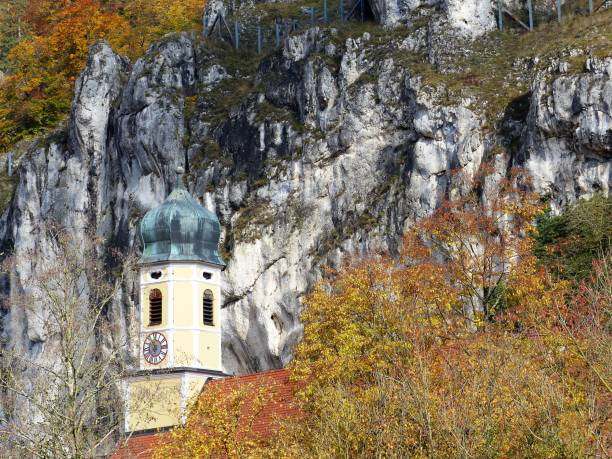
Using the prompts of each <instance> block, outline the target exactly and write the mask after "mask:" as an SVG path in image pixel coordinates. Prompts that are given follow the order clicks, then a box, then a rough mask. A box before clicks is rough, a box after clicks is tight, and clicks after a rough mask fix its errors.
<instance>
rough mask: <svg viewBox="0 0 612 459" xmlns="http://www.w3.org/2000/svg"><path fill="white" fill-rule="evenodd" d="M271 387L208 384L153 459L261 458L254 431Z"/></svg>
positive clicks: (259, 442)
mask: <svg viewBox="0 0 612 459" xmlns="http://www.w3.org/2000/svg"><path fill="white" fill-rule="evenodd" d="M273 392H274V387H271V386H262V385H261V384H257V383H251V384H246V385H240V386H239V385H236V384H232V381H231V380H230V381H229V384H220V383H219V382H212V383H208V384H206V385H205V386H204V390H203V391H202V393H201V395H200V396H199V397H198V399H197V400H195V401H194V403H193V404H192V406H191V407H190V408H189V415H188V418H187V421H186V423H185V424H184V425H181V426H178V427H177V428H175V429H173V430H172V431H171V432H169V433H168V434H166V435H165V437H164V438H163V440H162V441H161V442H160V445H159V446H158V447H157V448H156V449H155V453H154V457H155V458H158V459H162V458H167V457H185V458H186V457H193V458H200V457H201V458H211V459H214V458H219V459H221V458H227V459H246V458H253V459H255V458H260V457H262V454H264V453H263V450H264V449H263V448H264V445H265V443H264V442H263V441H262V439H261V438H259V437H258V436H257V435H256V433H255V432H254V426H255V423H256V422H257V420H258V417H259V416H260V414H261V412H262V410H263V409H264V408H265V407H266V406H267V405H268V404H269V403H270V397H271V395H270V394H271V393H273Z"/></svg>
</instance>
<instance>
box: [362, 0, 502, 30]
mask: <svg viewBox="0 0 612 459" xmlns="http://www.w3.org/2000/svg"><path fill="white" fill-rule="evenodd" d="M370 6H371V8H372V13H373V15H374V17H375V18H376V20H377V21H378V22H380V23H381V24H384V25H386V26H392V27H393V26H398V25H400V24H402V23H406V22H409V21H411V20H412V19H414V18H416V17H418V16H420V15H423V14H429V13H430V12H431V11H434V10H437V11H440V12H442V13H443V15H442V19H441V20H442V22H443V23H444V25H445V27H446V28H447V29H451V30H452V31H454V33H455V35H456V36H459V37H469V38H475V37H478V36H480V35H482V34H484V33H486V32H488V31H489V30H492V29H493V28H495V18H494V16H493V10H492V2H491V0H372V1H371V2H370Z"/></svg>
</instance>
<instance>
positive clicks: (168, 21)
mask: <svg viewBox="0 0 612 459" xmlns="http://www.w3.org/2000/svg"><path fill="white" fill-rule="evenodd" d="M115 3H117V2H114V3H113V2H103V3H102V2H100V1H98V0H60V1H57V0H29V1H28V5H27V8H26V14H25V18H27V20H28V25H29V30H30V31H31V35H30V36H29V37H26V38H24V39H22V40H21V41H20V42H19V43H17V44H16V45H15V46H14V47H13V48H12V49H11V51H10V52H9V55H8V67H9V68H8V72H7V76H6V78H4V80H3V81H2V82H1V83H0V151H2V150H5V149H7V148H8V147H10V146H11V145H13V144H14V143H15V142H16V141H18V140H20V139H21V138H24V137H27V136H29V135H32V134H37V133H39V132H41V131H44V130H46V129H48V128H49V127H53V126H55V125H56V124H57V123H58V122H59V121H60V120H61V119H62V118H63V117H64V116H65V115H66V114H67V112H68V109H69V105H70V98H71V95H72V88H73V84H74V81H75V80H76V78H77V77H78V75H79V73H80V72H81V70H82V69H83V65H84V63H85V59H86V56H87V52H88V49H89V47H90V46H91V45H92V44H93V43H94V42H95V41H97V40H101V39H104V40H107V41H109V42H110V44H111V45H112V46H113V48H114V49H115V51H116V52H119V53H126V54H129V56H130V57H132V58H134V57H138V56H139V55H140V54H142V52H144V50H145V49H146V47H147V46H148V45H149V44H150V43H151V41H153V40H155V39H158V38H160V37H161V36H162V35H164V34H165V33H168V32H173V31H178V30H183V29H190V28H194V27H196V26H197V24H198V23H199V19H200V16H201V13H202V10H203V8H204V4H205V2H203V1H201V0H197V1H196V0H185V1H181V2H176V1H174V0H148V1H146V2H144V1H141V0H124V1H121V2H120V3H121V4H120V5H118V4H115Z"/></svg>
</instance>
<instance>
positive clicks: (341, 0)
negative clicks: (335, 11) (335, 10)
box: [340, 0, 344, 22]
mask: <svg viewBox="0 0 612 459" xmlns="http://www.w3.org/2000/svg"><path fill="white" fill-rule="evenodd" d="M340 21H341V22H342V21H344V0H340Z"/></svg>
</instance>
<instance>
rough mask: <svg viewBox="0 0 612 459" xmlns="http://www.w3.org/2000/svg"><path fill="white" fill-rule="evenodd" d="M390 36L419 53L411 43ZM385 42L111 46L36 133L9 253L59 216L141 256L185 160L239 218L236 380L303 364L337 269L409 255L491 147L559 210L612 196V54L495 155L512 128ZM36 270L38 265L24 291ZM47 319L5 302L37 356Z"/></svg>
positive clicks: (561, 88) (234, 262)
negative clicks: (152, 219) (305, 315)
mask: <svg viewBox="0 0 612 459" xmlns="http://www.w3.org/2000/svg"><path fill="white" fill-rule="evenodd" d="M409 3H410V2H409ZM412 3H416V2H412ZM412 3H411V4H412ZM420 3H422V2H419V4H420ZM458 3H461V2H458ZM451 4H452V2H448V5H449V6H448V8H450V5H451ZM483 11H484V10H483ZM485 16H486V15H485ZM487 27H488V26H487ZM391 45H392V46H395V48H394V49H396V50H401V49H403V48H402V46H403V45H402V41H401V40H399V41H398V42H397V43H395V44H391ZM391 45H389V46H391ZM376 46H378V45H377V44H375V43H372V40H371V38H370V36H369V34H367V33H366V34H363V35H362V36H360V37H353V38H349V39H348V40H346V41H345V42H339V41H338V39H337V34H336V33H335V32H334V31H333V30H319V29H317V28H314V29H310V30H308V31H305V32H304V33H302V34H299V35H296V36H293V37H291V38H290V39H288V40H287V41H286V43H285V44H284V46H283V47H282V49H281V50H279V51H278V52H276V53H275V54H273V55H271V56H269V57H267V58H265V59H263V60H262V62H261V63H260V64H259V67H258V69H257V71H256V72H255V74H254V75H252V76H250V77H249V76H248V75H247V76H245V75H246V73H244V72H242V73H240V72H232V71H230V70H229V69H228V68H226V67H227V66H226V65H225V64H224V61H223V56H216V55H214V54H213V53H211V52H210V51H209V50H208V49H207V48H206V45H205V44H204V45H203V44H202V43H201V42H200V40H199V39H195V38H194V37H192V36H189V35H187V34H178V35H174V36H169V37H166V38H165V39H164V40H163V41H162V42H160V43H157V44H155V45H154V46H152V47H151V49H150V50H149V51H148V52H147V54H146V56H144V57H143V58H142V59H140V60H139V61H137V62H136V63H134V64H133V65H132V66H130V64H128V63H127V62H126V61H124V60H123V59H122V58H120V57H119V56H117V55H116V54H114V53H113V52H112V50H111V49H110V48H109V47H108V46H107V45H106V44H104V43H100V44H98V45H96V46H95V47H94V48H93V49H92V51H91V54H90V57H89V60H88V64H87V67H86V69H85V71H84V72H83V74H82V75H81V78H80V79H79V82H78V84H77V87H76V94H75V98H74V101H73V108H72V113H71V117H70V120H69V123H68V126H67V128H66V129H64V130H59V131H58V132H57V133H56V134H55V135H54V136H52V137H50V138H48V139H46V140H45V141H42V140H41V141H39V142H35V143H34V144H33V145H32V146H31V147H30V150H29V152H28V155H27V160H22V161H21V167H20V169H19V184H18V186H17V189H16V191H15V194H14V197H13V200H12V202H11V205H10V206H9V208H8V209H7V210H6V211H5V212H4V214H3V216H2V220H1V222H0V223H1V224H0V230H1V231H0V234H3V235H4V236H3V244H4V247H6V249H7V251H8V250H10V251H12V252H13V253H15V254H16V255H17V258H18V259H19V258H20V257H21V258H22V259H23V260H26V259H27V257H25V254H26V253H27V252H28V251H31V250H35V251H38V252H39V253H41V254H44V253H45V250H46V247H48V246H49V244H50V241H47V240H45V239H44V238H43V236H42V234H43V232H42V231H41V228H42V227H43V225H46V224H47V223H48V222H52V221H53V222H59V223H60V224H62V225H63V226H64V227H66V228H67V229H68V230H69V231H71V232H73V234H75V235H76V236H77V237H80V238H82V239H83V243H87V241H86V240H85V238H86V236H85V234H86V232H85V230H86V229H89V230H93V231H95V232H96V233H97V234H98V235H99V236H101V237H103V238H104V239H105V240H107V241H108V246H101V247H99V252H100V254H101V256H104V254H105V253H106V252H107V251H108V250H109V248H110V247H111V246H112V247H119V248H121V250H122V251H124V252H130V251H131V252H138V250H139V249H138V241H137V239H136V236H135V229H136V225H137V223H138V221H139V219H140V217H141V216H142V215H143V214H144V212H146V211H147V210H148V209H150V208H151V207H153V206H155V205H157V204H159V203H160V202H161V201H162V200H163V199H164V198H165V196H166V195H167V193H168V192H169V190H170V183H172V182H173V181H174V180H175V173H174V170H175V168H176V166H178V165H183V164H186V165H187V167H188V170H189V188H190V190H191V192H192V193H193V195H194V196H196V197H197V198H199V199H201V202H202V203H203V204H204V205H205V206H207V207H208V208H210V209H211V210H213V211H215V212H216V213H217V215H218V216H219V218H220V220H221V223H222V226H223V234H222V239H223V249H224V251H225V253H226V256H227V262H228V268H227V271H226V273H225V274H226V276H225V286H224V291H225V304H224V305H223V312H222V314H223V317H222V319H223V323H224V329H223V333H224V335H223V341H224V365H225V368H226V370H227V371H229V372H237V373H238V372H246V371H257V370H263V369H266V368H271V367H279V366H282V365H284V364H286V363H287V362H288V361H289V360H290V358H291V350H292V347H293V345H294V344H295V342H296V341H297V340H298V339H299V337H300V334H301V326H300V322H299V312H300V309H301V307H302V303H301V300H302V298H303V296H304V294H305V293H307V292H308V290H309V289H310V288H311V286H312V285H313V283H314V282H315V281H316V280H317V279H318V277H319V276H320V273H321V267H322V266H324V265H326V264H327V265H332V266H333V265H337V264H338V263H340V262H341V261H342V259H343V258H344V257H345V256H346V255H348V254H357V255H359V254H366V253H372V252H377V251H385V252H387V251H388V252H390V253H392V254H394V253H397V249H398V245H399V244H400V242H401V237H402V234H403V233H404V232H405V230H406V229H407V228H409V227H410V226H411V225H412V224H413V223H414V222H415V221H416V220H417V219H419V218H421V217H422V216H424V215H427V214H428V213H430V212H431V211H432V210H434V209H435V208H436V207H437V206H438V205H439V204H440V202H441V201H442V200H443V199H444V198H446V197H448V196H462V195H465V194H467V193H472V192H474V191H475V190H474V186H473V178H474V176H475V174H476V173H477V172H478V170H479V167H480V165H481V164H482V162H483V161H484V158H487V157H493V162H494V164H495V168H496V173H497V175H498V176H503V175H504V174H505V173H506V170H507V169H508V167H509V166H511V165H518V166H523V165H524V166H525V167H526V168H527V169H528V170H529V171H531V172H532V174H533V175H534V183H535V187H536V189H537V190H538V191H541V192H550V193H552V198H553V201H554V202H555V203H556V204H557V205H562V204H563V203H565V202H569V201H573V200H575V199H577V198H578V197H580V196H584V195H589V194H591V193H593V192H594V191H597V190H603V191H608V189H609V183H610V160H611V151H610V145H611V142H610V135H611V134H610V123H611V121H610V100H611V96H610V91H611V89H610V88H611V84H612V83H611V76H610V71H609V61H605V62H604V61H596V60H593V61H591V64H590V66H589V68H588V71H587V72H585V73H582V74H578V75H572V76H569V75H563V76H560V77H556V78H555V79H554V80H552V81H550V75H542V76H541V78H539V79H537V80H536V81H535V82H534V85H533V91H532V94H531V95H530V96H529V95H527V96H525V97H526V100H527V104H528V109H527V112H526V116H525V117H524V119H520V120H517V121H514V125H513V129H512V136H513V138H512V139H510V140H508V141H513V142H514V141H517V142H519V143H521V145H522V147H521V148H520V149H519V150H517V152H516V153H515V154H514V155H505V154H497V155H495V153H496V151H494V150H493V149H492V148H491V145H493V144H495V143H496V138H495V137H496V136H497V135H499V134H497V133H495V132H491V131H489V130H487V129H486V128H485V123H484V120H483V119H482V116H481V115H480V114H478V113H477V112H475V111H473V110H470V109H468V108H466V107H465V106H463V105H462V104H452V103H440V98H439V97H437V95H436V93H435V90H434V89H431V88H430V87H428V86H424V85H423V84H422V82H421V78H420V77H419V76H418V75H417V74H414V73H413V72H412V71H411V69H410V68H409V67H408V68H407V67H405V66H404V65H402V64H401V63H400V62H398V61H397V60H396V59H395V58H394V57H393V56H394V54H393V53H389V52H378V53H376V52H374V51H376ZM385 46H387V45H385ZM508 135H510V134H508ZM41 256H42V255H41ZM34 275H36V267H35V266H33V265H31V264H30V263H28V262H26V261H24V262H23V263H22V265H20V266H19V267H18V268H17V269H16V270H15V271H14V272H13V273H12V275H11V282H10V291H11V292H17V291H19V289H20V288H23V286H25V285H27V283H28V279H29V278H30V277H31V276H34ZM133 291H134V285H133V284H129V285H124V286H123V290H122V297H121V298H118V301H117V303H116V305H115V308H114V310H113V311H112V317H113V320H115V321H116V322H118V323H119V324H120V325H121V327H120V328H121V333H122V334H124V335H126V336H129V335H130V331H129V330H130V329H131V328H132V327H133V326H134V323H135V314H134V311H135V307H137V306H138V305H137V304H135V301H136V298H134V297H133ZM33 317H34V316H31V315H29V313H28V311H25V310H21V309H19V308H18V307H13V308H10V309H7V310H5V312H4V317H3V322H2V323H3V329H2V332H3V336H4V342H5V343H6V345H8V346H16V347H21V348H23V349H24V352H35V350H34V348H35V347H36V345H38V344H40V343H44V341H45V339H46V337H44V336H42V334H41V331H40V329H39V327H38V325H37V323H36V321H35V320H34V318H33ZM37 343H38V344H37Z"/></svg>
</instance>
